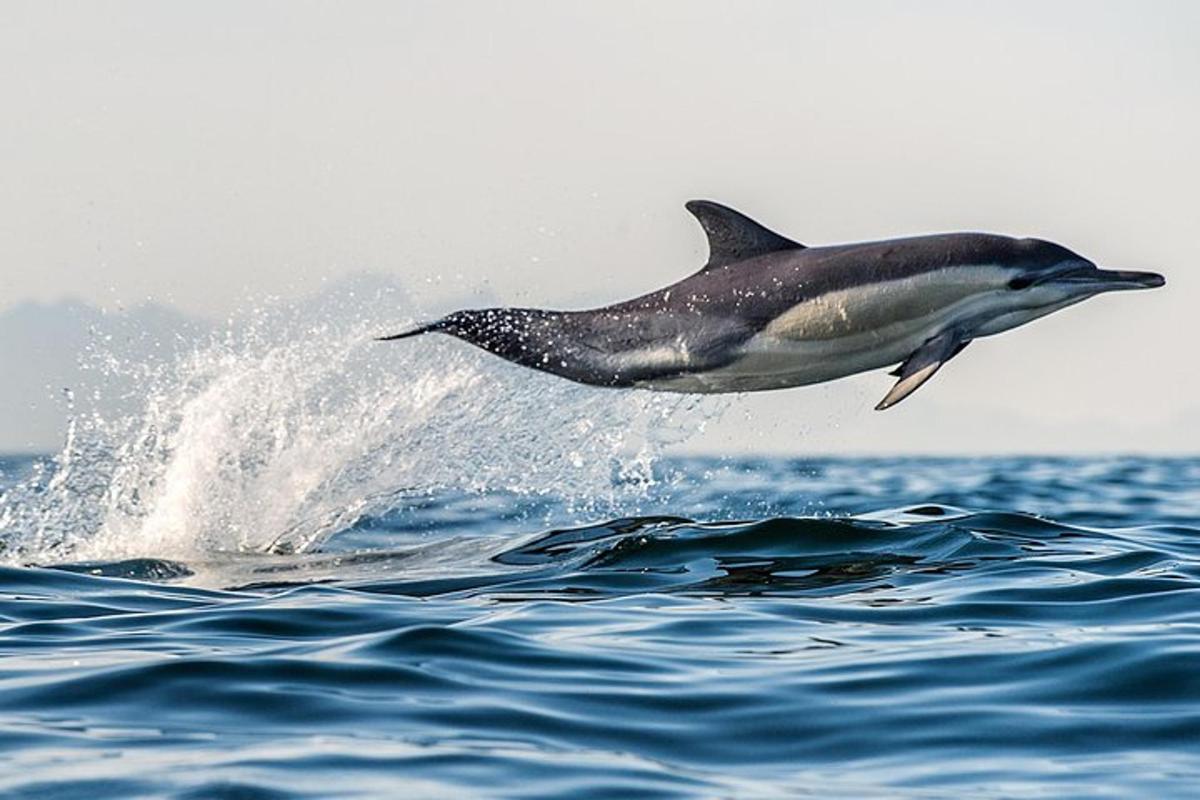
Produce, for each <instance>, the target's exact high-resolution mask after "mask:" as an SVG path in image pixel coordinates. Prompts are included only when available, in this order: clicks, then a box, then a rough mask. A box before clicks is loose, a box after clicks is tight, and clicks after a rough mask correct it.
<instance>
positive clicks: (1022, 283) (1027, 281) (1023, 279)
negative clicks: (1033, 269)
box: [1008, 275, 1034, 289]
mask: <svg viewBox="0 0 1200 800" xmlns="http://www.w3.org/2000/svg"><path fill="white" fill-rule="evenodd" d="M1033 283H1034V278H1033V277H1032V276H1029V275H1021V276H1018V277H1016V278H1013V279H1012V280H1011V281H1009V282H1008V288H1009V289H1028V288H1029V287H1030V286H1032V285H1033Z"/></svg>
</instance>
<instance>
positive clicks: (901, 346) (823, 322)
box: [380, 200, 1166, 410]
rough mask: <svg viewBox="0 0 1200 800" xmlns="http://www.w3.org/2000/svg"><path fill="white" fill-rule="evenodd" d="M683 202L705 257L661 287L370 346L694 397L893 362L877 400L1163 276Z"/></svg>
mask: <svg viewBox="0 0 1200 800" xmlns="http://www.w3.org/2000/svg"><path fill="white" fill-rule="evenodd" d="M686 208H687V210H688V211H690V212H691V213H692V215H694V216H695V217H696V219H697V220H698V221H699V223H700V225H701V226H702V227H703V228H704V232H705V234H706V235H707V237H708V247H709V257H708V262H707V263H706V264H705V265H704V266H703V267H702V268H701V269H700V270H699V271H698V272H696V273H694V274H692V275H689V276H688V277H686V278H684V279H683V280H681V281H679V282H677V283H673V284H671V285H670V286H667V287H666V288H663V289H659V290H657V291H654V292H650V293H649V294H645V295H642V296H641V297H636V298H634V299H632V300H626V301H624V302H621V303H615V304H613V305H608V306H604V307H602V308H595V309H589V310H585V311H550V310H544V309H538V308H485V309H478V310H466V311H456V312H454V313H452V314H450V315H448V316H446V317H443V318H442V319H439V320H437V321H435V322H431V323H429V324H426V325H421V326H420V327H417V328H413V329H411V330H406V331H403V332H402V333H397V334H394V335H391V336H384V337H380V340H381V341H390V340H395V339H404V338H408V337H411V336H418V335H421V334H426V333H435V332H436V333H445V334H449V335H451V336H456V337H458V338H459V339H462V340H464V341H466V342H469V343H471V344H473V345H475V346H476V347H480V348H482V349H484V350H486V351H488V352H489V353H493V354H495V355H497V356H499V357H501V358H504V359H507V360H509V361H513V362H515V363H517V364H521V365H523V366H526V367H531V368H533V369H537V370H542V371H545V372H550V373H553V374H554V375H559V376H561V377H563V378H567V379H569V380H572V381H577V382H579V383H585V384H591V385H595V386H610V387H639V388H646V389H655V390H662V391H670V392H696V393H706V394H707V393H720V392H751V391H762V390H767V389H783V388H787V387H791V386H803V385H808V384H814V383H822V382H824V381H830V380H834V379H836V378H842V377H845V376H848V375H853V374H856V373H859V372H866V371H868V370H874V369H879V368H882V367H888V366H892V365H894V364H899V366H898V367H897V368H896V369H895V370H894V371H893V372H892V373H891V374H892V375H895V376H896V378H897V381H896V383H895V385H894V386H893V387H892V388H891V391H889V392H888V393H887V395H886V396H884V398H883V399H882V400H881V401H880V402H879V404H878V405H877V406H876V409H878V410H883V409H886V408H890V407H891V406H894V405H895V404H896V403H899V402H900V401H901V400H903V399H904V398H906V397H908V396H909V395H910V394H912V393H913V392H914V391H916V390H917V389H918V388H919V387H920V386H921V385H922V384H923V383H925V382H926V381H927V380H929V379H930V378H931V377H932V376H933V375H934V373H936V372H937V371H938V370H939V369H940V368H941V366H942V365H943V364H945V363H946V362H947V361H949V360H950V359H951V358H953V357H954V356H956V355H958V354H959V353H960V352H962V350H963V348H964V347H966V346H967V345H968V344H970V343H971V342H972V341H973V340H974V339H977V338H980V337H983V336H992V335H994V334H997V333H1002V332H1004V331H1007V330H1011V329H1012V328H1016V327H1017V326H1019V325H1024V324H1025V323H1027V322H1030V321H1031V320H1035V319H1037V318H1038V317H1044V316H1046V315H1047V314H1050V313H1052V312H1054V311H1057V310H1059V309H1061V308H1066V307H1067V306H1070V305H1073V304H1075V303H1078V302H1080V301H1081V300H1086V299H1087V298H1089V297H1092V296H1093V295H1097V294H1101V293H1103V292H1111V291H1118V290H1124V289H1150V288H1154V287H1158V286H1162V285H1164V283H1165V282H1166V280H1165V279H1164V278H1163V276H1162V275H1159V274H1157V273H1154V272H1130V271H1123V270H1108V269H1100V268H1098V267H1097V266H1096V265H1095V264H1094V263H1092V262H1091V261H1089V260H1088V259H1086V258H1084V257H1083V256H1081V255H1079V254H1078V253H1074V252H1072V251H1071V250H1068V249H1067V248H1066V247H1063V246H1062V245H1059V244H1055V243H1053V242H1048V241H1044V240H1042V239H1026V238H1013V237H1009V236H1001V235H996V234H987V233H943V234H936V235H929V236H915V237H911V238H902V239H888V240H885V241H875V242H861V243H854V244H838V245H828V246H819V247H807V246H805V245H802V244H800V243H799V242H795V241H792V240H791V239H788V238H785V237H783V236H781V235H779V234H778V233H775V232H773V231H771V230H768V229H767V228H765V227H763V226H762V225H760V224H759V223H757V222H755V221H754V220H752V219H750V218H749V217H746V216H745V215H743V214H741V213H739V212H737V211H734V210H733V209H731V208H728V207H726V206H723V205H720V204H719V203H714V202H711V201H707V200H693V201H691V202H689V203H687V204H686Z"/></svg>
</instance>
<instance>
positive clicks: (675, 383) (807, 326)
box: [641, 267, 1040, 393]
mask: <svg viewBox="0 0 1200 800" xmlns="http://www.w3.org/2000/svg"><path fill="white" fill-rule="evenodd" d="M956 272H957V274H956V276H955V278H956V279H950V280H948V279H947V277H946V273H933V274H929V275H920V276H915V277H913V278H907V279H904V280H900V281H890V282H888V283H880V284H874V285H872V286H867V287H856V288H854V289H850V290H845V291H840V292H831V293H828V294H825V295H822V296H821V297H818V298H815V299H813V300H809V301H806V302H804V303H801V304H799V305H797V306H794V307H793V308H791V309H789V310H788V311H787V312H785V313H784V314H782V315H780V316H779V317H777V318H776V319H775V320H773V321H772V322H771V324H770V325H768V326H767V327H766V328H765V329H764V330H763V331H762V332H761V333H759V334H758V335H756V336H754V337H753V338H752V339H750V340H749V341H747V342H745V343H744V344H743V345H742V346H741V347H740V348H739V350H738V352H737V354H736V358H735V360H734V361H733V362H731V363H729V364H727V365H725V366H723V367H720V368H718V369H715V370H710V371H707V372H696V373H686V374H683V375H679V376H675V377H671V378H665V379H659V380H651V381H646V382H645V383H644V384H641V385H643V386H645V387H646V388H652V389H658V390H664V391H676V392H698V393H717V392H747V391H760V390H765V389H782V388H786V387H789V386H804V385H807V384H813V383H821V382H824V381H829V380H835V379H837V378H842V377H845V376H847V375H853V374H855V373H859V372H866V371H868V370H873V369H879V368H881V367H887V366H891V365H893V364H897V363H899V362H901V361H903V360H904V359H906V358H908V356H909V355H910V354H912V353H913V351H915V350H916V349H917V348H918V347H920V346H921V345H922V344H923V343H925V342H926V341H928V340H929V339H930V338H932V337H934V336H936V335H938V334H939V333H941V332H942V331H944V330H946V329H947V328H949V327H952V326H955V325H963V324H967V323H969V322H970V323H975V322H977V321H979V320H987V319H991V318H993V317H995V316H996V315H998V314H1004V313H1008V312H1010V310H1011V309H1010V308H1009V303H1010V302H1011V299H1010V296H1011V293H1006V290H1005V289H1004V280H1005V275H1004V274H1003V273H1002V272H1001V271H1000V270H998V269H996V268H989V267H979V268H977V270H972V271H970V273H968V270H965V269H962V268H960V269H959V270H958V271H956ZM1038 316H1040V314H1039V315H1038ZM1021 321H1025V320H1021ZM1016 324H1020V322H1014V325H1008V326H1005V327H1004V329H1007V328H1008V327H1015V325H1016ZM995 332H998V330H987V331H986V332H981V333H980V335H986V334H991V333H995Z"/></svg>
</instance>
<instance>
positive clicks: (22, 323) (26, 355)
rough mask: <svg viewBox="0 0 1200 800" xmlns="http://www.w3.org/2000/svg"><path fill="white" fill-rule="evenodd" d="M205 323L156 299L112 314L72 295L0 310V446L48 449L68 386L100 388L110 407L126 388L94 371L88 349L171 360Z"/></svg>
mask: <svg viewBox="0 0 1200 800" xmlns="http://www.w3.org/2000/svg"><path fill="white" fill-rule="evenodd" d="M210 327H211V325H210V323H208V322H206V321H204V320H200V319H196V318H192V317H188V316H186V315H184V314H181V313H180V312H178V311H176V310H174V309H171V308H168V307H166V306H162V305H156V304H145V305H141V306H138V307H136V308H133V309H129V310H124V311H118V312H111V311H105V310H103V309H100V308H96V307H95V306H90V305H87V304H85V303H82V302H79V301H77V300H70V299H68V300H62V301H59V302H55V303H22V304H20V305H17V306H14V307H12V308H10V309H9V310H7V311H4V312H2V313H0V452H8V453H14V452H53V451H57V450H58V448H59V447H60V446H61V444H62V440H63V433H64V430H65V428H66V420H67V415H68V402H67V397H66V392H67V390H70V391H72V392H74V393H75V395H76V396H78V397H83V396H84V393H87V394H88V395H89V396H90V395H91V394H92V393H93V392H94V391H95V390H97V389H100V388H103V392H102V396H101V399H100V402H99V407H100V408H101V409H102V410H115V407H118V406H120V405H122V404H123V401H122V400H121V399H120V395H121V394H122V393H123V391H124V390H125V389H127V388H128V387H127V385H126V382H123V381H122V380H121V379H119V378H118V379H116V380H113V379H111V378H104V377H102V376H101V375H99V374H98V373H97V372H96V371H95V370H94V369H89V368H87V365H88V364H92V365H94V364H95V359H94V358H93V357H92V354H93V353H98V352H99V353H102V352H107V351H108V350H110V349H111V350H113V351H116V352H119V353H120V354H121V356H122V358H124V359H127V360H130V361H135V362H136V361H141V362H143V363H145V362H156V361H161V360H165V359H170V358H174V357H175V356H176V355H177V354H178V353H179V352H180V350H181V349H183V348H186V347H189V346H190V345H191V343H192V342H195V341H196V340H197V338H199V337H202V336H204V335H206V334H207V333H208V331H209V330H210Z"/></svg>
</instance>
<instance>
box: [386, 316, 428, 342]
mask: <svg viewBox="0 0 1200 800" xmlns="http://www.w3.org/2000/svg"><path fill="white" fill-rule="evenodd" d="M444 329H445V320H438V321H437V322H431V323H429V324H428V325H421V326H419V327H416V328H413V329H412V330H407V331H401V332H400V333H393V334H392V335H391V336H376V337H375V341H377V342H392V341H395V340H396V339H407V338H408V337H410V336H420V335H421V334H423V333H434V332H435V331H440V330H444Z"/></svg>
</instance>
